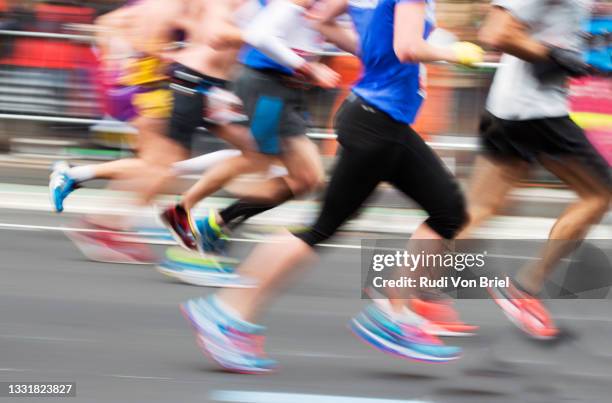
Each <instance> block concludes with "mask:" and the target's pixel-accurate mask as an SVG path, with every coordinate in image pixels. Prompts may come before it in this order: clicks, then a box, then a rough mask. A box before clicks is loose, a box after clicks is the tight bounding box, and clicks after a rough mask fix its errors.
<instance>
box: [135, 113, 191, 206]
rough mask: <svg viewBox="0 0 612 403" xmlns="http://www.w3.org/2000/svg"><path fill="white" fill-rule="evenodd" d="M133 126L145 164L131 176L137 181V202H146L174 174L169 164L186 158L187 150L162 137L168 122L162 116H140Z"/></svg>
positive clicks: (145, 203) (150, 199) (164, 136)
mask: <svg viewBox="0 0 612 403" xmlns="http://www.w3.org/2000/svg"><path fill="white" fill-rule="evenodd" d="M133 125H134V126H135V127H136V128H137V129H138V132H139V140H140V141H139V147H138V151H139V155H140V158H141V159H142V160H143V161H144V163H145V164H146V167H145V168H144V169H142V170H140V171H137V172H135V173H134V176H133V177H134V178H135V179H138V180H139V181H141V187H140V191H139V202H140V204H142V205H148V204H150V203H151V201H152V200H153V199H154V198H155V196H157V194H158V193H159V192H161V191H162V189H163V188H164V187H165V186H166V185H167V183H168V181H170V180H171V179H173V178H174V177H175V173H174V171H173V170H172V167H171V165H172V164H173V163H175V162H178V161H182V160H185V159H187V158H188V152H187V150H185V149H184V148H183V147H182V146H181V145H179V144H177V143H175V142H174V141H173V140H172V139H170V138H168V137H167V136H166V131H167V125H168V122H167V121H166V120H164V119H151V118H145V117H140V118H138V119H136V120H135V121H134V122H133Z"/></svg>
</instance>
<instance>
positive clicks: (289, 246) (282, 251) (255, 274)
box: [218, 233, 316, 322]
mask: <svg viewBox="0 0 612 403" xmlns="http://www.w3.org/2000/svg"><path fill="white" fill-rule="evenodd" d="M271 256H273V257H274V258H273V259H271V258H270V257H271ZM315 256H316V255H315V252H314V251H313V249H312V248H311V247H310V246H309V245H307V244H306V243H304V241H302V240H301V239H298V238H296V237H295V236H293V235H291V234H289V233H287V234H286V235H284V236H282V237H281V238H277V239H275V240H272V241H271V242H270V243H267V244H264V245H261V246H259V247H257V248H255V250H254V251H253V253H251V255H249V257H248V258H247V259H246V260H245V261H244V262H243V263H242V265H241V271H240V275H241V276H243V277H244V278H247V279H255V280H256V281H257V286H256V287H255V288H247V289H229V288H226V289H223V290H221V291H220V292H219V293H218V297H219V299H221V300H222V301H223V302H224V303H226V304H227V305H228V306H231V307H232V308H233V309H234V310H235V311H236V312H237V313H238V314H239V315H240V317H241V318H242V319H244V320H246V321H249V322H256V320H257V317H258V315H259V313H260V311H261V310H262V309H264V307H265V305H266V302H267V301H268V300H270V299H271V298H272V297H273V296H274V295H275V294H276V293H277V292H280V290H279V286H281V285H283V284H285V281H286V279H287V277H288V275H289V274H290V273H292V272H294V271H295V267H296V266H297V265H300V264H305V263H307V262H308V261H309V260H314V257H315Z"/></svg>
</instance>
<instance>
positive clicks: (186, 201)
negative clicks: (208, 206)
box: [182, 153, 269, 210]
mask: <svg viewBox="0 0 612 403" xmlns="http://www.w3.org/2000/svg"><path fill="white" fill-rule="evenodd" d="M268 165H269V158H268V157H266V156H264V155H255V154H252V153H250V154H246V155H245V154H243V155H240V156H238V157H233V158H230V159H228V160H226V161H225V162H224V163H223V164H220V165H217V166H215V167H213V168H212V169H210V170H209V171H207V172H206V173H204V175H202V177H201V178H200V180H198V182H196V183H195V184H194V185H193V186H192V187H191V188H190V189H189V190H187V192H185V193H184V194H183V198H182V203H183V207H185V209H187V210H190V209H192V208H193V207H194V206H195V205H196V204H197V203H198V202H200V200H202V199H204V198H205V197H207V196H210V195H211V194H213V193H214V192H216V191H218V190H219V189H221V187H223V186H224V185H225V184H226V183H228V182H229V181H231V180H232V179H233V178H235V177H236V176H238V175H242V174H245V173H251V172H259V171H262V170H264V169H266V168H267V167H268Z"/></svg>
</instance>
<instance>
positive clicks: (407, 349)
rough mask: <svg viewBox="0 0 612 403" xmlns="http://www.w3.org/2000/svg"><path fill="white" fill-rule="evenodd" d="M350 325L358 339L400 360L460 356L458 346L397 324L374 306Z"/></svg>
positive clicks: (428, 359)
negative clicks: (448, 344) (449, 344)
mask: <svg viewBox="0 0 612 403" xmlns="http://www.w3.org/2000/svg"><path fill="white" fill-rule="evenodd" d="M349 326H350V329H351V330H352V331H353V333H355V335H356V336H357V337H358V338H359V339H360V340H362V341H364V342H365V343H367V344H369V345H371V346H372V347H374V348H376V349H377V350H380V351H382V352H385V353H388V354H392V355H394V356H396V357H399V358H406V359H411V360H416V361H423V362H436V363H442V362H448V361H453V360H456V359H458V358H459V357H460V356H461V349H460V348H459V347H452V346H446V345H444V344H443V343H442V342H441V341H440V340H439V339H438V338H436V337H434V336H431V335H429V334H427V333H426V332H425V331H424V330H423V329H422V328H421V327H419V326H418V325H414V324H410V323H407V322H400V321H399V320H397V319H395V318H393V317H392V316H391V315H390V314H389V313H388V311H387V310H385V309H383V308H382V307H381V306H380V304H377V303H374V304H371V305H369V306H367V307H366V308H365V309H364V310H363V311H362V312H361V313H360V314H359V315H357V316H356V317H355V318H353V319H352V320H351V322H350V324H349Z"/></svg>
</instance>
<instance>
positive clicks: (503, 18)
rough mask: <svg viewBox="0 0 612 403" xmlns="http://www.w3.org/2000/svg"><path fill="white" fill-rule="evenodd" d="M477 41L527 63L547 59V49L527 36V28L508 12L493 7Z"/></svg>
mask: <svg viewBox="0 0 612 403" xmlns="http://www.w3.org/2000/svg"><path fill="white" fill-rule="evenodd" d="M478 39H479V40H480V41H481V42H482V43H484V44H486V45H488V46H491V47H494V48H496V49H498V50H500V51H502V52H504V53H509V54H511V55H513V56H516V57H518V58H520V59H523V60H526V61H528V62H537V61H543V60H546V59H548V53H549V49H548V47H546V46H545V45H543V44H542V43H540V42H538V41H536V40H534V39H532V38H531V37H530V36H529V32H528V29H527V26H526V25H525V24H524V23H522V22H521V21H519V20H518V19H517V18H515V17H514V15H512V13H510V12H509V11H508V10H506V9H503V8H500V7H493V8H492V9H491V11H490V12H489V14H488V16H487V18H486V20H485V22H484V25H483V27H482V28H481V29H480V32H479V35H478Z"/></svg>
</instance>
